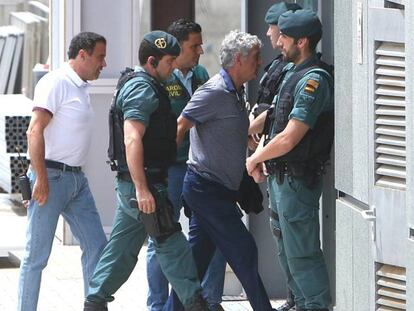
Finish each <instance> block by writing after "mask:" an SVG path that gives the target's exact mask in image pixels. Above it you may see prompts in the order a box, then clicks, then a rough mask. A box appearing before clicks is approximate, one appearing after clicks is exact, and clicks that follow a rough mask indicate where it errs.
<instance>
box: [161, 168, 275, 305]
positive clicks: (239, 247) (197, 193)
mask: <svg viewBox="0 0 414 311" xmlns="http://www.w3.org/2000/svg"><path fill="white" fill-rule="evenodd" d="M183 200H184V204H186V205H188V207H189V208H190V209H191V211H192V217H191V221H190V232H189V241H190V245H191V248H192V250H193V255H194V259H195V262H196V266H197V271H198V273H199V278H200V279H202V278H203V276H204V274H205V272H206V270H207V267H208V265H209V263H210V260H211V258H212V256H213V254H214V252H215V250H216V247H217V248H218V249H219V250H220V251H221V252H222V254H223V255H224V257H225V258H226V261H227V262H228V263H229V265H230V266H231V268H232V269H233V271H234V273H235V274H236V276H237V278H238V279H239V280H240V282H241V284H242V286H243V288H244V290H245V292H246V294H247V297H248V299H249V302H250V304H251V306H252V308H253V310H254V311H269V310H272V308H271V306H270V302H269V298H268V296H267V293H266V291H265V288H264V286H263V283H262V280H261V278H260V276H259V272H258V258H257V257H258V254H257V246H256V243H255V241H254V239H253V236H252V235H251V234H250V232H249V231H248V230H247V229H246V227H245V225H244V224H243V222H242V221H241V213H240V211H239V209H238V207H237V205H236V191H231V190H229V189H227V188H226V187H224V186H222V185H220V184H218V183H216V182H212V181H209V180H207V179H205V178H203V177H201V176H200V175H198V174H196V173H194V172H193V171H192V170H190V169H188V170H187V174H186V176H185V179H184V186H183ZM165 310H174V311H177V310H183V308H182V306H181V304H180V303H179V300H178V298H177V296H176V295H175V293H172V294H171V296H170V298H169V301H168V303H167V305H166V308H165Z"/></svg>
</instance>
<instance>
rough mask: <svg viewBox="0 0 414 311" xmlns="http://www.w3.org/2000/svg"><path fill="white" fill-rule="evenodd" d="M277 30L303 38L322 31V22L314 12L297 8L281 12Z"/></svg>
mask: <svg viewBox="0 0 414 311" xmlns="http://www.w3.org/2000/svg"><path fill="white" fill-rule="evenodd" d="M277 26H278V27H279V31H280V32H281V33H283V34H284V35H286V36H288V37H292V38H303V37H309V36H312V35H315V34H317V33H322V24H321V21H320V20H319V18H318V16H317V15H316V13H315V12H313V11H311V10H297V11H295V12H292V11H288V12H285V13H283V14H282V15H281V16H280V18H279V23H278V24H277Z"/></svg>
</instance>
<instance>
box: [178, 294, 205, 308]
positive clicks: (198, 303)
mask: <svg viewBox="0 0 414 311" xmlns="http://www.w3.org/2000/svg"><path fill="white" fill-rule="evenodd" d="M184 309H185V311H209V310H208V305H207V302H206V301H205V300H204V298H203V296H201V295H200V294H198V295H197V297H196V299H195V300H194V301H193V302H192V303H190V304H189V305H187V306H185V307H184Z"/></svg>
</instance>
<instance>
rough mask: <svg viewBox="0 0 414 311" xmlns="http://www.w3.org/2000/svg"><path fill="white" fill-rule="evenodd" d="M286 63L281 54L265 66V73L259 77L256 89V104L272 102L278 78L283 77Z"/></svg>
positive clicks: (276, 89) (278, 82)
mask: <svg viewBox="0 0 414 311" xmlns="http://www.w3.org/2000/svg"><path fill="white" fill-rule="evenodd" d="M286 65H287V63H286V62H285V61H284V60H283V56H282V54H280V55H279V56H278V57H276V58H275V59H274V60H273V61H272V62H271V63H270V64H269V65H267V66H266V67H265V69H264V70H265V73H264V75H263V77H262V78H261V79H260V86H259V90H258V96H257V100H256V103H257V104H268V105H269V106H270V105H271V104H272V101H273V98H274V97H275V96H276V94H277V91H278V88H277V86H278V85H279V84H280V78H281V77H283V75H282V71H283V68H284V67H285V66H286Z"/></svg>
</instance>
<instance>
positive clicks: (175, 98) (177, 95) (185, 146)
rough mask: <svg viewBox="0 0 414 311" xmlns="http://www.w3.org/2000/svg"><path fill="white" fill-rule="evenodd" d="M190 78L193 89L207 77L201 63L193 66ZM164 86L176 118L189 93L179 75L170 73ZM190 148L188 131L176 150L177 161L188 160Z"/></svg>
mask: <svg viewBox="0 0 414 311" xmlns="http://www.w3.org/2000/svg"><path fill="white" fill-rule="evenodd" d="M192 71H193V75H192V77H191V79H192V81H191V82H192V83H191V84H192V91H193V93H194V91H195V90H196V89H197V88H198V87H199V86H201V85H203V84H204V83H205V82H207V80H208V79H209V76H208V73H207V70H206V69H205V68H204V67H202V66H201V65H197V66H195V67H194V68H193V69H192ZM165 88H166V90H167V92H168V96H169V98H170V101H171V108H172V110H173V112H174V113H175V115H176V116H177V118H178V117H179V116H180V115H181V112H182V111H183V109H184V107H185V106H186V105H187V103H188V102H189V100H190V99H191V95H192V94H189V92H188V90H187V89H186V87H185V86H184V85H183V83H182V82H181V81H180V79H179V77H178V76H177V75H176V74H175V73H172V74H171V76H170V78H169V79H168V80H167V81H165ZM189 148H190V138H189V133H186V135H185V136H184V139H183V142H182V144H181V146H180V147H179V148H178V150H177V162H178V163H184V162H186V161H187V160H188V150H189Z"/></svg>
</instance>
